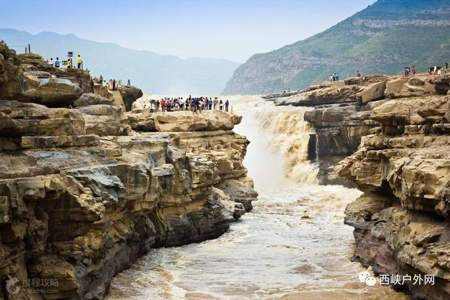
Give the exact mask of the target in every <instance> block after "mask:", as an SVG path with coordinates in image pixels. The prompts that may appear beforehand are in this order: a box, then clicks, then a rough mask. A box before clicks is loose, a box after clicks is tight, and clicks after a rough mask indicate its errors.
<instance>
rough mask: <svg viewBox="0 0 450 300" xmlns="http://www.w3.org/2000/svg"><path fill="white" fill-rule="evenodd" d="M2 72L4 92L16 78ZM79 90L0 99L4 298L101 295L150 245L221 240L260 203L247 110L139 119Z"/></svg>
mask: <svg viewBox="0 0 450 300" xmlns="http://www.w3.org/2000/svg"><path fill="white" fill-rule="evenodd" d="M11 57H12V60H8V62H9V61H14V59H17V58H16V57H15V54H14V53H11ZM28 58H29V59H31V58H30V57H28ZM33 61H35V65H34V67H35V68H38V67H39V66H40V65H39V64H40V59H39V57H36V58H33ZM2 63H4V61H2ZM40 67H42V68H44V67H45V68H47V66H46V65H41V66H40ZM8 68H9V67H8ZM3 70H4V69H3ZM0 71H1V70H0ZM43 72H47V69H46V70H44V71H43ZM40 74H41V76H44V75H45V73H40ZM0 78H2V80H3V81H2V82H0V95H5V94H7V93H9V91H6V92H5V90H4V89H5V86H6V87H7V86H12V85H10V83H11V80H14V79H11V78H10V77H9V74H8V73H7V72H6V73H2V74H0ZM14 78H15V77H14ZM8 89H9V88H8ZM52 90H54V91H55V92H57V89H55V88H49V90H48V95H50V96H51V95H52V94H51V91H52ZM19 94H20V93H19ZM13 95H14V94H9V96H11V97H13ZM8 98H9V97H8ZM77 99H78V97H77ZM80 99H81V100H80ZM80 99H78V100H76V101H75V102H76V103H77V106H79V107H77V108H69V107H65V108H49V107H47V106H44V105H42V104H37V103H25V102H23V101H24V99H23V98H21V99H19V100H21V101H15V100H0V286H1V288H0V298H2V299H3V298H4V299H17V300H19V299H20V300H22V299H102V298H103V297H104V296H105V294H106V293H107V290H108V287H109V284H110V281H111V279H112V277H113V276H114V275H115V274H117V273H118V272H120V271H121V270H123V269H125V268H127V267H129V266H130V264H132V263H133V262H134V261H135V260H136V259H137V258H138V257H140V256H142V255H143V254H145V253H146V252H147V251H149V250H150V249H151V248H154V247H162V246H178V245H182V244H186V243H190V242H200V241H203V240H206V239H211V238H216V237H218V236H219V235H221V234H222V233H224V232H225V231H226V230H227V229H228V227H229V224H230V222H233V221H235V220H237V219H239V218H240V217H241V216H242V215H243V214H244V213H245V212H246V211H249V210H250V209H251V207H252V206H251V202H252V201H253V200H256V197H257V194H256V192H255V191H254V190H253V183H252V181H251V180H250V179H249V178H248V177H247V170H246V169H245V167H244V166H243V164H242V161H243V159H244V156H245V153H246V147H247V144H248V141H247V139H246V138H245V137H243V136H240V135H238V134H236V133H234V132H233V131H232V129H233V126H234V124H237V123H238V121H239V120H240V118H239V117H237V116H234V115H232V114H225V113H217V114H215V113H210V114H198V115H195V116H194V115H192V114H191V113H186V114H173V115H172V114H166V115H164V116H161V115H157V114H145V113H142V114H138V116H136V115H129V114H125V113H124V112H123V111H122V110H121V109H120V107H117V106H114V105H111V104H106V103H104V101H105V100H104V98H101V97H98V96H94V95H88V96H86V95H85V96H84V97H83V96H82V97H81V98H80ZM78 104H79V105H78ZM189 114H191V115H189ZM185 123H187V125H186V124H185ZM152 124H153V125H152ZM33 280H34V281H33ZM42 282H44V283H45V284H49V285H46V286H36V285H33V284H39V283H42ZM30 283H31V285H30Z"/></svg>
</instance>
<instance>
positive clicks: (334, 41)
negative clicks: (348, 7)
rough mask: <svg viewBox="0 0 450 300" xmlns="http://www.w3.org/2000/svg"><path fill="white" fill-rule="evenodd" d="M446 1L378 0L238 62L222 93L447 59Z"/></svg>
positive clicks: (449, 12)
mask: <svg viewBox="0 0 450 300" xmlns="http://www.w3.org/2000/svg"><path fill="white" fill-rule="evenodd" d="M449 50H450V1H448V0H446V1H443V0H379V1H378V2H376V3H375V4H373V5H371V6H369V7H368V8H367V9H365V10H363V11H361V12H359V13H357V14H355V15H354V16H352V17H350V18H349V19H347V20H345V21H343V22H341V23H339V24H337V25H336V26H334V27H332V28H330V29H328V30H326V31H324V32H322V33H320V34H317V35H315V36H313V37H311V38H309V39H306V40H303V41H299V42H296V43H294V44H292V45H288V46H285V47H283V48H280V49H278V50H275V51H272V52H269V53H265V54H258V55H254V56H253V57H251V58H250V59H249V60H248V61H247V62H246V63H245V64H243V65H242V66H240V67H239V68H238V69H237V70H236V71H235V73H234V75H233V77H232V78H231V79H230V81H229V82H228V84H227V87H226V89H225V90H224V93H230V94H235V93H240V94H260V93H270V92H278V91H280V90H285V89H291V90H293V89H300V88H304V87H306V86H308V85H310V84H311V83H313V82H316V81H323V80H327V79H328V78H329V75H330V74H331V73H333V72H338V73H339V75H340V76H341V78H342V77H346V76H352V75H354V74H355V73H356V71H357V70H359V71H361V72H363V73H366V74H368V73H387V74H397V73H400V72H402V70H403V68H404V67H405V66H407V65H416V66H417V68H418V69H419V70H425V69H426V68H428V67H429V66H432V65H435V64H443V63H444V62H446V61H450V51H449Z"/></svg>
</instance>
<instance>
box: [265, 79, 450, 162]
mask: <svg viewBox="0 0 450 300" xmlns="http://www.w3.org/2000/svg"><path fill="white" fill-rule="evenodd" d="M449 83H450V79H449V78H447V77H443V76H434V75H428V74H417V75H415V76H411V77H404V76H390V77H388V76H383V75H372V76H367V77H355V78H348V79H346V80H343V81H338V82H330V83H323V84H320V85H314V86H311V87H309V88H307V89H305V90H302V91H300V92H298V93H295V94H294V95H292V94H291V95H288V96H284V97H278V98H275V99H273V101H274V102H275V104H276V105H290V106H308V107H311V106H312V107H314V109H313V110H310V111H307V112H306V113H305V117H304V118H305V120H306V121H308V122H309V123H311V124H312V125H313V127H314V128H315V131H316V134H313V135H312V136H311V139H310V145H309V149H310V150H309V153H310V154H309V158H310V159H317V158H326V157H332V156H342V155H349V154H352V153H353V152H355V151H356V149H357V148H358V146H359V144H360V142H361V138H362V137H363V136H365V135H368V134H370V133H371V132H372V130H376V129H374V128H375V127H377V126H378V125H377V123H376V122H375V121H374V120H372V119H370V118H369V116H370V114H371V111H372V110H373V109H374V108H376V107H377V106H379V105H381V104H383V103H384V102H386V101H388V100H390V99H396V98H411V97H428V96H432V95H446V94H447V93H448V91H449V90H450V84H449Z"/></svg>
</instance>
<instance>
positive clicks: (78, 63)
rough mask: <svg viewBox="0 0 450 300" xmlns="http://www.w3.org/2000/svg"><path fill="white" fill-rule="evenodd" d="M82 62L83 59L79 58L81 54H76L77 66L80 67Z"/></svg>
mask: <svg viewBox="0 0 450 300" xmlns="http://www.w3.org/2000/svg"><path fill="white" fill-rule="evenodd" d="M82 63H83V61H82V60H81V56H80V54H78V55H77V68H78V69H81V64H82Z"/></svg>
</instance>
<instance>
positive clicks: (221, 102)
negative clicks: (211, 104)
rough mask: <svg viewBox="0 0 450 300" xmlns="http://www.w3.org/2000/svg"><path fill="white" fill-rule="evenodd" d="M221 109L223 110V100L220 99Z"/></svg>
mask: <svg viewBox="0 0 450 300" xmlns="http://www.w3.org/2000/svg"><path fill="white" fill-rule="evenodd" d="M219 110H223V101H222V99H220V101H219Z"/></svg>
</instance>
